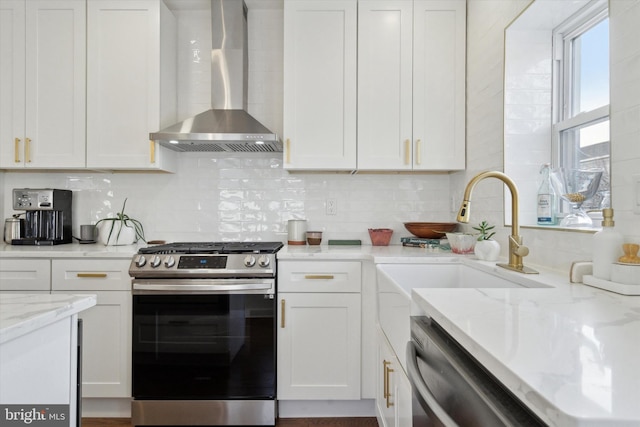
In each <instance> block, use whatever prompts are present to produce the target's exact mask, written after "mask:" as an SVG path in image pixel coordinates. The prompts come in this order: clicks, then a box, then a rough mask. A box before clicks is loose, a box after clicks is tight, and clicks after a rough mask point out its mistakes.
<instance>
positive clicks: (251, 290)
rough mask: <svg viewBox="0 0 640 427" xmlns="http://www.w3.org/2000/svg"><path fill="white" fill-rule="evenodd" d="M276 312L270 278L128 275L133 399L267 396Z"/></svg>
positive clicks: (271, 383)
mask: <svg viewBox="0 0 640 427" xmlns="http://www.w3.org/2000/svg"><path fill="white" fill-rule="evenodd" d="M163 282H169V283H166V284H165V283H163ZM176 288H177V289H178V290H176ZM260 288H262V289H260ZM188 289H191V290H188ZM275 317H276V306H275V299H274V281H273V280H258V281H256V280H253V281H247V280H245V281H239V282H234V281H230V280H224V281H211V280H209V281H207V280H191V281H189V283H186V282H185V281H172V280H164V281H160V280H156V281H155V282H153V283H151V282H144V281H136V280H134V285H133V346H132V347H133V367H132V377H133V390H132V391H133V397H134V399H136V400H145V399H148V400H234V399H242V400H260V399H274V398H275V391H276V390H275V389H276V386H275V381H276V379H275V378H276V374H275V371H276V366H275V363H276V360H275V326H276V325H275Z"/></svg>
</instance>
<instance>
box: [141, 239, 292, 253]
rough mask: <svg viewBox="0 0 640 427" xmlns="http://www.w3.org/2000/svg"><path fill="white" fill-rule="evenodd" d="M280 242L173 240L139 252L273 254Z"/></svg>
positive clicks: (280, 245)
mask: <svg viewBox="0 0 640 427" xmlns="http://www.w3.org/2000/svg"><path fill="white" fill-rule="evenodd" d="M282 246H284V245H283V244H282V242H175V243H167V244H164V245H156V246H148V247H146V248H140V249H139V250H138V253H140V254H275V253H276V252H278V251H279V250H280V248H282Z"/></svg>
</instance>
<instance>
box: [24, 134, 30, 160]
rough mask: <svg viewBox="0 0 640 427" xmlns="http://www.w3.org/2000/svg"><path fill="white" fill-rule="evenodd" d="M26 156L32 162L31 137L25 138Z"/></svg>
mask: <svg viewBox="0 0 640 427" xmlns="http://www.w3.org/2000/svg"><path fill="white" fill-rule="evenodd" d="M24 157H25V160H26V161H27V163H31V139H30V138H25V139H24Z"/></svg>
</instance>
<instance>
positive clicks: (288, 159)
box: [285, 138, 291, 163]
mask: <svg viewBox="0 0 640 427" xmlns="http://www.w3.org/2000/svg"><path fill="white" fill-rule="evenodd" d="M285 162H286V163H291V140H290V139H289V138H287V141H286V144H285Z"/></svg>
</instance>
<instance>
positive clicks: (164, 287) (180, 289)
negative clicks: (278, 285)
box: [132, 280, 274, 294]
mask: <svg viewBox="0 0 640 427" xmlns="http://www.w3.org/2000/svg"><path fill="white" fill-rule="evenodd" d="M170 282H172V283H170V284H167V283H158V282H144V283H136V282H133V285H132V290H133V293H147V292H173V293H181V294H183V293H203V292H216V293H229V292H237V291H273V288H274V286H273V282H268V281H267V282H264V281H258V282H248V281H245V282H237V283H234V282H232V281H231V280H199V283H185V282H182V283H180V281H176V280H171V281H170Z"/></svg>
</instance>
